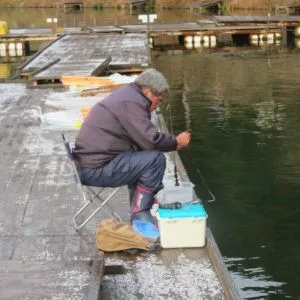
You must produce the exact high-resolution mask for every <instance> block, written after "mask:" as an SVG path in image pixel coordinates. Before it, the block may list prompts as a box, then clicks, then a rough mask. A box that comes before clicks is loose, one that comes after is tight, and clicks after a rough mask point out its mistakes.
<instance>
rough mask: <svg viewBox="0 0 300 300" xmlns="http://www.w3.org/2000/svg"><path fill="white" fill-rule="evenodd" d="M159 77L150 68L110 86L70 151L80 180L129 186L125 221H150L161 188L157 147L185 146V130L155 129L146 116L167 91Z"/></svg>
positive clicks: (161, 163)
mask: <svg viewBox="0 0 300 300" xmlns="http://www.w3.org/2000/svg"><path fill="white" fill-rule="evenodd" d="M168 89H169V86H168V83H167V80H166V79H165V77H164V76H163V75H162V74H161V73H160V72H158V71H157V70H155V69H148V70H146V71H144V72H143V73H141V74H140V75H139V76H138V77H137V78H136V79H135V80H134V82H133V83H131V84H128V85H126V86H123V87H121V88H119V89H118V90H116V91H113V92H112V93H111V94H110V95H109V96H108V97H107V98H106V99H104V100H103V101H101V102H99V103H97V104H96V105H95V106H94V107H93V108H92V110H91V111H90V113H89V114H88V116H87V118H86V119H85V121H84V122H83V125H82V127H81V129H80V131H79V133H78V136H77V138H76V141H75V154H76V157H77V159H78V163H79V175H80V179H81V180H82V183H83V184H85V185H89V186H98V187H117V186H122V185H127V186H128V189H129V198H130V208H131V221H133V220H141V219H142V220H147V221H149V222H151V223H153V224H156V222H155V219H154V218H153V217H152V215H151V213H150V209H151V207H152V205H153V202H154V196H155V194H156V193H157V192H158V191H159V190H160V189H161V188H162V179H163V176H164V172H165V168H166V159H165V156H164V154H163V152H168V151H175V150H178V149H181V148H183V147H186V146H187V145H188V144H189V142H190V133H189V132H182V133H180V134H178V135H177V136H173V135H172V134H169V133H162V132H159V130H158V128H157V127H156V126H155V125H154V124H153V123H152V122H151V119H150V113H151V112H152V111H153V110H155V109H156V108H157V107H158V105H159V103H160V102H161V101H162V100H163V98H164V96H165V95H166V93H167V92H168Z"/></svg>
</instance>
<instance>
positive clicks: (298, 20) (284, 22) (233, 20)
mask: <svg viewBox="0 0 300 300" xmlns="http://www.w3.org/2000/svg"><path fill="white" fill-rule="evenodd" d="M214 20H215V21H216V23H218V24H219V26H221V25H225V26H227V25H237V24H239V25H242V24H249V23H252V24H266V23H270V24H274V25H277V26H279V27H282V26H296V27H298V26H300V16H270V17H268V16H214Z"/></svg>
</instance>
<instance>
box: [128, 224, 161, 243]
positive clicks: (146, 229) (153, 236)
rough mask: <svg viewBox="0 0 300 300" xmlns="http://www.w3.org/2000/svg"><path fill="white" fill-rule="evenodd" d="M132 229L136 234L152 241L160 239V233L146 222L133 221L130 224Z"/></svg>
mask: <svg viewBox="0 0 300 300" xmlns="http://www.w3.org/2000/svg"><path fill="white" fill-rule="evenodd" d="M132 228H133V230H134V231H135V232H136V233H138V234H140V235H142V236H143V237H145V238H146V239H149V240H152V241H155V240H157V239H158V238H159V237H160V233H159V231H158V230H157V228H156V227H155V226H154V225H153V224H152V223H150V222H147V221H143V220H135V221H133V222H132Z"/></svg>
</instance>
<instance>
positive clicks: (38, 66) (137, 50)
mask: <svg viewBox="0 0 300 300" xmlns="http://www.w3.org/2000/svg"><path fill="white" fill-rule="evenodd" d="M145 39H146V35H145V33H128V34H98V33H89V34H84V33H83V34H66V35H63V36H61V37H59V38H57V39H56V40H54V41H53V42H52V43H50V44H49V45H48V46H47V47H46V48H44V49H42V50H41V51H39V52H38V53H36V54H35V55H34V56H33V57H32V58H30V59H29V60H28V61H27V62H26V63H24V64H23V65H22V66H21V67H20V74H21V77H22V78H27V79H32V80H33V81H34V82H35V84H42V83H61V80H60V78H61V76H63V75H77V76H98V75H103V74H106V72H107V71H108V69H110V70H113V71H115V72H119V71H122V70H123V71H124V70H126V71H128V70H130V69H131V68H134V69H135V70H136V69H139V70H142V69H144V68H145V67H146V66H148V65H147V60H148V57H147V55H148V53H147V48H146V46H145ZM124 72H125V71H124Z"/></svg>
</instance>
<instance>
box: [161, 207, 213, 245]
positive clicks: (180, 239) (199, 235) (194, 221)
mask: <svg viewBox="0 0 300 300" xmlns="http://www.w3.org/2000/svg"><path fill="white" fill-rule="evenodd" d="M206 219H207V213H206V211H205V209H204V207H203V205H201V204H184V205H183V207H182V208H181V209H162V208H159V209H158V212H157V220H158V226H159V231H160V242H161V246H162V247H163V248H189V247H204V246H205V232H206Z"/></svg>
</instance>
